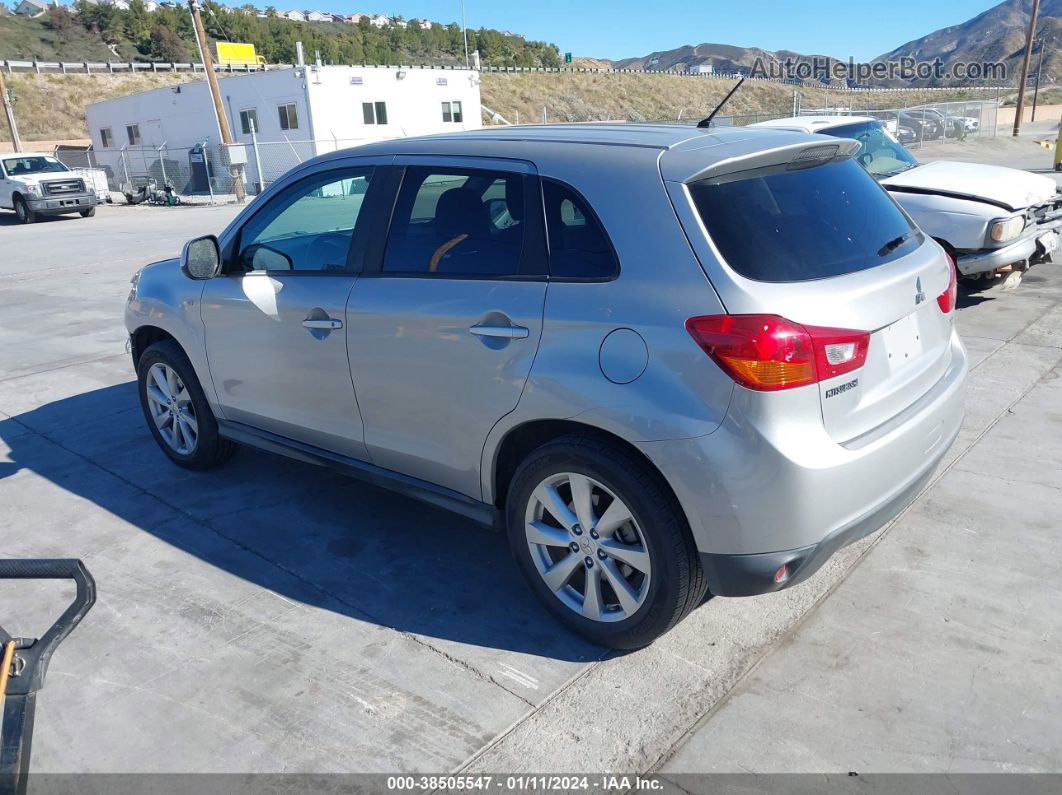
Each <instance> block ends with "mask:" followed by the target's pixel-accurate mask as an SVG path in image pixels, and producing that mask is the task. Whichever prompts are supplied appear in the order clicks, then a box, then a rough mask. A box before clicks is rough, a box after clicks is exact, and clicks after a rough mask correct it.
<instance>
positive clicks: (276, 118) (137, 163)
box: [85, 65, 482, 190]
mask: <svg viewBox="0 0 1062 795" xmlns="http://www.w3.org/2000/svg"><path fill="white" fill-rule="evenodd" d="M218 77H219V80H218V84H219V87H220V91H221V98H222V104H223V105H224V109H225V114H226V117H227V118H228V123H229V128H230V129H231V131H232V135H233V138H234V139H235V140H236V141H237V142H239V143H243V144H246V145H247V147H246V149H247V152H246V157H247V167H246V170H245V181H246V182H247V184H248V186H249V187H250V188H251V189H252V190H253V189H254V188H255V187H256V186H261V185H263V184H264V183H267V182H272V181H273V180H275V179H276V178H277V177H278V176H279V175H280V174H282V173H283V172H284V171H287V170H288V169H289V168H291V167H292V166H294V165H296V164H297V163H298V162H300V161H301V160H305V159H308V158H310V157H313V156H315V155H318V154H322V153H324V152H330V151H333V150H335V149H344V148H347V147H351V146H357V145H359V144H363V143H369V142H371V141H378V140H382V139H387V138H399V137H404V136H411V135H430V134H434V133H444V132H452V131H457V130H471V129H479V128H480V127H481V126H482V112H481V108H480V79H479V72H477V71H475V70H469V69H432V68H419V67H382V66H381V67H372V66H316V65H307V66H298V67H293V68H287V69H270V70H265V71H259V72H252V73H250V74H244V75H235V76H229V77H224V76H222V75H219V76H218ZM85 116H86V120H87V122H88V127H89V134H90V136H91V138H92V148H93V151H94V156H95V159H96V161H97V162H98V163H99V164H100V165H101V166H103V167H109V171H110V172H111V174H112V181H113V182H114V183H115V187H116V188H117V187H118V185H120V184H121V183H123V182H125V181H130V180H132V178H133V177H134V176H135V175H136V174H140V173H141V172H144V171H145V169H147V172H150V175H151V176H155V177H158V176H159V174H157V173H156V171H158V170H159V168H158V167H157V166H158V164H159V163H161V168H163V169H164V168H165V164H166V163H168V162H177V163H184V162H185V161H187V158H188V152H187V150H190V149H192V148H193V147H197V146H204V145H205V148H206V149H208V150H216V149H217V147H218V144H220V143H221V140H220V134H219V132H218V125H217V121H216V118H215V116H214V108H213V103H212V101H211V97H210V87H209V85H208V83H207V82H206V80H197V81H195V82H190V83H182V84H180V85H175V86H166V87H164V88H156V89H153V90H151V91H143V92H140V93H137V94H130V95H128V96H125V97H117V98H115V99H108V100H104V101H102V102H96V103H93V104H91V105H89V106H88V107H87V108H86V110H85ZM252 132H253V133H254V135H253V136H252ZM154 151H158V152H159V154H158V155H157V156H156V155H153V152H154ZM156 161H157V162H156ZM152 163H155V166H152ZM166 177H167V178H170V179H172V177H173V174H170V173H167V174H166ZM178 187H180V186H178Z"/></svg>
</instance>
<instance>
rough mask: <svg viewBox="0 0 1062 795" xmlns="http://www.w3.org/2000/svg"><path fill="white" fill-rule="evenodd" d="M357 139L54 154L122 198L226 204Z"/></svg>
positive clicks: (114, 197) (113, 198)
mask: <svg viewBox="0 0 1062 795" xmlns="http://www.w3.org/2000/svg"><path fill="white" fill-rule="evenodd" d="M365 142H366V141H365V140H363V139H342V138H330V139H326V140H319V141H289V140H284V141H258V140H257V139H255V138H253V137H252V140H251V141H250V142H243V143H241V144H239V145H237V146H232V147H225V146H219V145H218V144H211V143H209V142H206V141H204V142H203V143H200V144H196V145H195V146H189V147H174V146H169V145H167V144H163V145H162V146H125V147H122V148H121V149H108V150H100V151H95V150H93V149H92V148H87V149H85V148H70V147H60V148H58V149H57V150H56V153H55V154H56V157H58V158H59V160H61V161H62V162H63V163H65V164H66V165H67V166H69V167H70V168H73V169H78V170H83V171H85V172H86V175H87V176H89V177H90V178H92V179H93V181H94V182H96V184H97V185H99V186H100V192H101V194H104V195H105V194H106V193H107V192H109V193H110V199H111V201H114V202H118V203H128V204H141V203H145V202H146V203H152V204H170V205H175V204H226V203H231V202H239V201H243V200H244V199H246V198H247V197H249V196H254V195H256V194H258V193H261V192H262V191H263V190H264V189H265V188H266V187H268V186H269V185H270V184H271V183H272V182H275V181H276V180H277V179H279V178H280V177H281V176H282V175H283V174H284V173H286V172H287V171H289V170H291V169H292V168H294V167H295V166H297V165H298V164H299V163H302V162H304V161H306V160H309V159H310V158H312V157H316V156H317V155H319V154H323V153H325V152H333V151H336V150H339V149H346V148H349V147H351V146H357V145H358V144H362V143H365Z"/></svg>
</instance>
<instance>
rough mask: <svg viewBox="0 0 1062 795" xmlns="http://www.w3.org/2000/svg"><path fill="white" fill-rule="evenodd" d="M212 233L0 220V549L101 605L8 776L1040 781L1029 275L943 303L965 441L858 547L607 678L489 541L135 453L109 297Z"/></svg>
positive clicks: (1051, 726)
mask: <svg viewBox="0 0 1062 795" xmlns="http://www.w3.org/2000/svg"><path fill="white" fill-rule="evenodd" d="M1041 151H1042V150H1041ZM234 212H235V209H233V208H172V209H171V208H146V207H137V208H124V207H116V208H104V209H102V210H101V211H100V212H99V214H98V215H97V217H96V218H94V219H88V220H82V219H80V218H76V217H75V218H73V219H60V220H55V221H49V222H47V223H43V224H40V225H36V226H27V227H22V226H16V225H14V224H13V216H9V214H0V251H2V252H3V253H2V255H0V318H2V321H0V526H2V527H3V528H4V535H3V538H4V544H3V547H2V554H3V555H5V556H11V557H44V556H48V557H53V556H54V557H60V556H62V557H68V556H70V557H81V558H83V559H84V560H85V561H86V563H87V565H88V567H89V569H90V570H91V571H92V573H93V574H94V575H95V577H96V580H97V584H98V588H99V600H98V603H97V606H96V608H95V609H94V610H93V611H92V613H90V615H89V617H88V618H87V619H86V621H85V622H84V623H83V624H82V626H81V627H80V628H79V629H78V630H77V631H76V632H75V633H74V634H73V635H72V636H71V637H70V639H69V640H68V641H67V642H66V643H65V644H64V646H63V647H62V648H61V649H60V651H59V652H58V654H57V655H56V657H55V658H54V660H53V663H52V666H51V673H50V676H49V681H48V685H47V687H46V689H45V690H44V691H42V693H41V695H40V698H39V706H38V716H37V734H36V738H35V750H34V768H35V769H36V770H42V771H45V770H46V771H56V772H59V771H101V772H103V771H105V772H141V771H142V772H154V771H209V772H258V771H277V772H302V771H312V772H346V771H384V772H385V771H390V772H393V771H433V772H444V771H449V770H466V771H469V772H474V771H506V772H510V771H589V770H597V771H600V770H608V771H627V772H639V771H647V770H658V771H661V772H662V773H663V774H664V775H667V776H671V775H673V774H681V773H686V772H702V771H729V772H742V771H750V770H751V771H756V772H768V771H834V772H836V771H849V770H852V771H859V772H868V771H874V770H878V771H941V772H943V771H950V772H958V771H975V770H983V769H991V770H1050V771H1062V710H1059V709H1058V706H1059V704H1060V703H1062V680H1060V678H1059V677H1058V676H1057V670H1058V665H1057V660H1058V659H1059V658H1060V655H1062V635H1060V634H1059V631H1058V618H1057V616H1058V615H1059V614H1060V613H1062V586H1060V584H1059V583H1060V581H1062V580H1060V578H1059V574H1060V573H1062V572H1060V569H1062V564H1060V563H1059V561H1060V560H1062V541H1060V536H1059V532H1058V529H1059V520H1058V516H1059V515H1060V508H1062V497H1060V494H1062V474H1060V473H1062V458H1060V454H1059V450H1062V414H1060V413H1059V410H1058V406H1059V399H1060V398H1062V391H1060V386H1059V385H1060V384H1062V380H1059V375H1060V374H1062V367H1060V364H1062V271H1060V269H1059V268H1058V266H1053V265H1047V266H1041V267H1039V268H1037V269H1035V270H1034V271H1033V272H1032V274H1031V275H1030V276H1029V277H1027V279H1026V282H1025V283H1024V284H1023V285H1021V286H1020V287H1019V288H1018V289H1017V290H1015V291H1012V292H1003V291H1000V290H998V289H996V290H988V291H983V292H979V293H974V294H967V295H965V296H964V297H963V298H962V300H961V304H960V305H961V306H962V309H961V310H960V312H959V320H958V322H959V326H960V329H961V331H962V332H963V335H964V337H965V338H966V342H967V345H968V348H969V351H970V354H971V357H972V361H973V364H974V370H973V372H972V374H971V379H970V386H969V398H968V409H967V420H966V425H965V427H964V430H963V432H962V434H961V436H960V438H959V441H958V442H957V443H956V445H955V446H954V448H953V450H952V451H951V453H950V454H949V456H948V458H947V460H946V462H945V466H944V468H942V469H941V470H940V472H938V474H937V478H938V479H937V480H936V481H935V482H934V484H933V485H932V486H931V487H930V489H929V490H928V491H927V493H926V494H925V495H924V496H923V497H922V499H921V500H920V501H919V502H918V503H916V505H915V506H914V507H912V509H911V510H909V511H908V512H907V513H906V514H905V515H904V516H903V517H901V518H900V519H899V520H898V521H897V522H896V523H894V525H893V526H892V527H891V528H890V529H889V530H888V531H887V532H886V533H878V534H876V535H875V536H872V537H870V538H868V539H865V540H864V541H862V542H860V543H858V544H856V545H853V546H852V547H849V548H847V549H845V550H843V551H842V552H840V553H839V554H837V555H836V556H835V557H834V558H833V559H832V560H831V561H830V563H829V564H828V565H827V567H825V568H824V569H823V570H822V571H821V572H820V573H819V574H818V575H817V576H816V577H814V578H813V579H812V580H811V581H809V582H807V583H805V584H803V585H800V586H798V587H795V588H793V589H791V590H789V591H785V592H783V593H781V594H777V595H772V596H765V597H756V598H751V599H712V600H710V601H708V602H707V603H705V604H704V605H703V606H702V607H701V608H699V609H698V610H697V611H695V612H694V613H693V615H691V616H690V617H689V619H687V620H686V621H685V622H684V623H683V624H682V625H681V626H680V627H678V628H677V629H676V630H675V631H673V632H672V633H670V634H669V635H668V636H666V637H665V638H663V639H661V640H660V641H659V642H658V643H656V644H655V645H654V646H652V647H651V648H649V649H646V650H643V651H640V652H637V653H633V654H628V655H622V656H610V655H606V654H605V652H604V650H603V649H600V648H596V647H593V646H590V645H588V644H586V643H584V642H582V641H580V640H578V639H576V638H574V637H573V636H571V635H569V634H567V633H566V632H565V631H564V630H563V629H561V628H560V627H559V626H558V625H557V624H556V623H555V622H553V621H552V620H551V619H550V618H549V617H548V616H547V615H546V614H545V612H544V611H542V610H541V609H540V608H539V607H538V606H537V604H536V603H535V602H534V600H533V598H532V596H531V594H530V593H529V592H528V591H527V590H526V589H525V587H524V586H523V584H522V582H521V581H520V579H519V577H518V574H517V571H516V568H515V566H514V565H513V563H512V562H511V561H510V559H509V556H508V553H507V550H506V547H505V543H504V540H503V539H502V538H501V537H500V536H495V535H490V534H487V533H485V532H483V531H481V530H478V529H476V528H475V527H473V526H471V525H469V524H468V523H467V522H465V521H463V520H461V519H460V518H457V517H454V516H451V515H449V514H446V513H443V512H441V511H437V510H435V509H432V508H429V507H425V506H423V505H420V504H418V503H414V502H409V501H406V500H403V499H399V498H397V497H394V496H392V495H390V494H388V493H386V492H382V491H378V490H375V489H373V488H371V487H368V486H364V485H361V484H359V483H355V482H352V481H349V480H345V479H343V478H341V477H339V476H337V475H334V474H332V473H330V472H328V471H325V470H322V469H317V468H313V467H309V466H305V465H301V464H297V463H293V462H288V461H286V460H282V459H278V458H274V457H271V456H269V455H266V454H263V453H256V452H253V451H247V450H245V451H242V452H241V454H240V455H239V456H238V457H237V458H236V459H235V460H234V461H233V462H232V464H231V465H230V466H229V467H227V468H225V469H222V470H220V471H218V472H214V473H208V474H192V473H187V472H184V471H182V470H179V469H177V468H175V467H173V466H172V465H170V464H169V463H168V461H167V460H166V459H165V458H164V456H163V455H162V454H161V452H159V451H158V450H157V449H156V448H155V446H154V443H153V441H152V440H151V437H150V436H149V434H148V433H147V430H146V429H145V428H144V427H143V417H142V415H141V414H140V410H139V407H138V405H137V402H136V395H135V388H134V385H133V376H132V369H131V364H130V362H129V358H128V356H127V355H126V354H125V352H124V330H123V328H122V325H121V311H122V304H123V301H124V299H125V295H126V293H127V291H128V279H129V276H130V275H131V274H132V273H133V271H135V270H136V268H137V267H139V265H140V264H143V263H144V262H147V261H150V260H151V259H157V258H161V257H163V256H170V255H172V254H173V253H175V252H176V251H177V250H178V249H179V245H180V244H181V243H182V242H183V241H184V240H185V239H187V238H189V237H191V236H194V235H196V234H201V233H205V232H211V231H217V230H219V229H220V228H221V227H222V226H224V224H225V223H226V222H227V220H228V219H229V218H230V217H231V216H232V215H233V214H234ZM24 588H25V586H23V588H22V589H18V590H16V589H15V588H14V587H13V586H11V585H6V584H5V585H0V623H4V624H5V626H7V628H8V629H10V630H16V634H18V630H21V631H23V632H25V633H32V632H34V631H35V630H36V631H39V630H40V628H41V626H42V624H45V623H46V620H45V616H46V615H50V614H52V613H54V612H56V611H57V609H58V605H59V602H58V601H53V602H51V604H50V605H46V604H45V602H46V601H47V600H45V599H44V597H54V598H55V599H57V600H58V599H60V598H61V597H62V593H61V591H60V590H59V589H54V590H47V589H44V588H38V589H34V590H32V591H27V590H25V589H24ZM37 597H41V598H40V599H38V598H37ZM46 608H47V609H46ZM11 624H13V626H11ZM682 786H683V787H684V788H688V782H686V783H683V784H682Z"/></svg>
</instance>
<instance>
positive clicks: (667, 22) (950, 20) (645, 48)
mask: <svg viewBox="0 0 1062 795" xmlns="http://www.w3.org/2000/svg"><path fill="white" fill-rule="evenodd" d="M273 1H274V4H275V5H276V6H277V8H288V7H300V6H299V3H298V2H291V3H290V5H285V2H286V0H279V2H278V1H277V0H273ZM310 1H311V0H302V2H303V3H307V2H310ZM313 2H318V3H325V4H328V3H329V0H313ZM331 2H332V3H336V4H337V5H336V6H335V7H330V8H327V9H324V8H323V7H322V8H323V10H330V11H333V12H335V13H340V12H346V13H354V12H356V11H357V12H372V13H378V14H388V15H401V16H404V17H407V18H408V17H428V18H429V19H434V20H436V21H438V22H449V21H451V20H452V21H456V22H459V21H460V16H461V2H460V0H331ZM996 2H998V0H995V1H994V0H888V2H884V1H883V0H876V2H867V3H860V2H849V3H832V4H831V3H812V2H810V0H755V2H752V1H751V0H662V1H658V2H653V1H652V0H465V12H466V18H467V22H468V26H469V27H470V28H473V27H476V28H478V27H489V28H497V29H499V30H511V31H513V32H515V33H522V34H524V35H525V36H527V37H528V38H532V39H542V40H545V41H550V42H553V43H554V44H556V45H557V46H558V47H560V48H561V52H567V51H571V52H574V53H575V54H576V55H590V56H597V57H600V58H627V57H633V56H637V55H645V54H647V53H650V52H653V51H655V50H670V49H672V48H674V47H678V46H680V45H682V44H699V43H701V42H704V41H710V42H717V43H721V44H736V45H739V46H742V47H762V48H764V49H768V50H777V49H789V50H796V51H797V52H802V53H821V54H824V55H833V56H835V57H838V58H847V57H848V56H850V55H851V56H853V57H855V58H856V59H857V60H869V59H871V58H873V57H874V56H876V55H881V54H882V53H884V52H888V51H889V50H891V49H893V48H894V47H898V46H899V45H901V44H903V43H904V42H907V41H910V40H911V39H916V38H918V37H919V36H924V35H925V34H926V33H929V32H931V31H933V30H936V29H937V28H942V27H945V26H947V25H954V24H957V23H959V22H964V21H966V20H967V19H969V18H970V17H972V16H975V15H977V14H979V13H981V12H982V11H984V10H986V9H988V8H991V7H992V6H993V5H995V4H996Z"/></svg>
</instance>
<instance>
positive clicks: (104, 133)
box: [100, 127, 114, 149]
mask: <svg viewBox="0 0 1062 795" xmlns="http://www.w3.org/2000/svg"><path fill="white" fill-rule="evenodd" d="M100 146H102V147H103V148H104V149H110V148H111V147H112V146H114V135H112V134H111V128H110V127H104V128H102V129H101V130H100Z"/></svg>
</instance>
